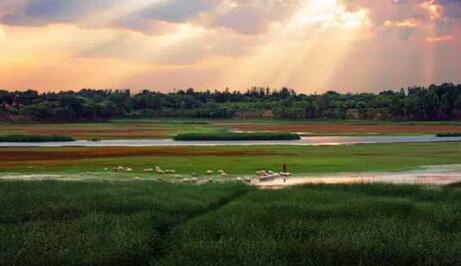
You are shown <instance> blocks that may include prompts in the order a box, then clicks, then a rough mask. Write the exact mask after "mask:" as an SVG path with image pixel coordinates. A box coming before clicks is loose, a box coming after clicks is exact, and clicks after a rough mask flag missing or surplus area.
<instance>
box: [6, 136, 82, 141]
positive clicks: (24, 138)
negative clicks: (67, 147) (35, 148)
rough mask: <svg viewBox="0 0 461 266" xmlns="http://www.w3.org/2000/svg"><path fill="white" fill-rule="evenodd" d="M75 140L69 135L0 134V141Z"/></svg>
mask: <svg viewBox="0 0 461 266" xmlns="http://www.w3.org/2000/svg"><path fill="white" fill-rule="evenodd" d="M66 141H75V140H74V139H73V138H71V137H67V136H57V135H6V136H0V142H66Z"/></svg>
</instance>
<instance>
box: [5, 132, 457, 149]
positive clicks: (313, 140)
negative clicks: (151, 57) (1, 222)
mask: <svg viewBox="0 0 461 266" xmlns="http://www.w3.org/2000/svg"><path fill="white" fill-rule="evenodd" d="M424 142H461V137H447V138H439V137H437V136H434V135H421V136H324V137H322V136H315V137H303V138H302V139H301V140H288V141H174V140H172V139H119V140H101V141H98V142H92V141H86V140H79V141H72V142H39V143H29V142H3V143H0V147H168V146H245V145H247V146H249V145H257V146H262V145H299V146H303V145H304V146H321V145H353V144H371V143H424Z"/></svg>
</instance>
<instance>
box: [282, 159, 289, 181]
mask: <svg viewBox="0 0 461 266" xmlns="http://www.w3.org/2000/svg"><path fill="white" fill-rule="evenodd" d="M286 172H288V166H287V164H286V163H284V164H283V173H286ZM283 182H284V183H286V182H287V177H286V176H283Z"/></svg>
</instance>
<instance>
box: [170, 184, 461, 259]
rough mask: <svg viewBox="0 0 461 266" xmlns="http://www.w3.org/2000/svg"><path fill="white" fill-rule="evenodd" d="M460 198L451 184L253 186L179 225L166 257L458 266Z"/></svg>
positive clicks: (460, 236) (460, 255) (460, 232)
mask: <svg viewBox="0 0 461 266" xmlns="http://www.w3.org/2000/svg"><path fill="white" fill-rule="evenodd" d="M460 200H461V193H460V192H459V191H455V190H452V189H441V190H433V189H426V188H423V187H409V186H402V187H397V186H384V185H378V186H368V185H367V186H365V185H364V186H331V187H328V186H318V187H315V186H313V187H296V188H291V189H287V190H282V191H258V192H254V193H251V194H247V195H246V196H244V197H242V198H239V199H238V200H236V201H234V202H232V203H231V204H229V205H227V206H225V207H223V208H221V209H219V210H216V211H214V212H210V213H207V214H205V215H203V216H200V217H197V218H195V219H193V220H192V221H190V222H188V223H186V224H183V225H181V226H180V227H178V228H176V229H175V230H174V233H172V234H171V235H170V240H169V241H170V242H171V243H172V244H171V245H170V253H169V254H168V256H166V258H165V259H164V260H163V261H164V262H165V263H164V264H165V265H205V264H209V262H212V263H213V264H215V265H460V264H461V242H460V241H459V239H460V238H461V223H460V222H459V221H460V219H461V201H460ZM190 262H193V263H190Z"/></svg>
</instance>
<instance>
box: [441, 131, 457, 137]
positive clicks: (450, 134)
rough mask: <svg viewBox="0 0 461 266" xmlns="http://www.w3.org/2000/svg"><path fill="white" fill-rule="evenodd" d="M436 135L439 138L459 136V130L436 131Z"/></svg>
mask: <svg viewBox="0 0 461 266" xmlns="http://www.w3.org/2000/svg"><path fill="white" fill-rule="evenodd" d="M437 137H440V138H447V137H461V132H449V133H438V134H437Z"/></svg>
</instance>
